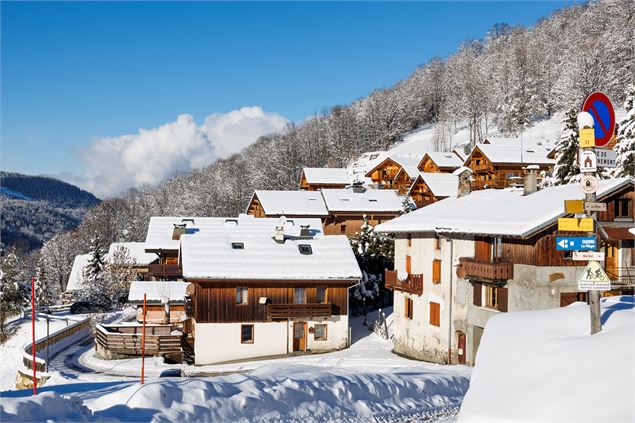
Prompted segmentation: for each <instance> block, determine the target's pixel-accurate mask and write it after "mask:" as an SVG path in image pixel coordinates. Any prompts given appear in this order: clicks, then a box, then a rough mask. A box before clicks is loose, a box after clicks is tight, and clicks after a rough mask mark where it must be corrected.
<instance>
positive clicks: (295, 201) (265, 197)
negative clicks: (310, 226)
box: [254, 190, 328, 216]
mask: <svg viewBox="0 0 635 423" xmlns="http://www.w3.org/2000/svg"><path fill="white" fill-rule="evenodd" d="M254 196H255V197H258V200H260V205H261V206H262V209H263V210H264V212H265V214H266V215H285V216H327V215H328V211H327V210H326V206H325V204H324V199H323V198H322V194H321V193H320V191H274V190H257V191H255V192H254Z"/></svg>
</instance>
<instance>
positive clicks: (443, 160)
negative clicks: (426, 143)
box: [422, 151, 463, 168]
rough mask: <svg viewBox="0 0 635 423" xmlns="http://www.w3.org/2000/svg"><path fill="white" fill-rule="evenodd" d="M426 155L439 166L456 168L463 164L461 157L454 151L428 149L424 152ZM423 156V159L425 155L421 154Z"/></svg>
mask: <svg viewBox="0 0 635 423" xmlns="http://www.w3.org/2000/svg"><path fill="white" fill-rule="evenodd" d="M426 156H428V157H430V159H431V160H432V161H433V162H434V163H435V164H436V165H437V166H439V167H451V168H458V167H461V165H462V164H463V162H462V161H461V159H459V158H458V157H457V155H456V154H454V153H447V152H443V151H429V152H427V153H426ZM423 158H424V159H425V156H423ZM422 161H423V159H422Z"/></svg>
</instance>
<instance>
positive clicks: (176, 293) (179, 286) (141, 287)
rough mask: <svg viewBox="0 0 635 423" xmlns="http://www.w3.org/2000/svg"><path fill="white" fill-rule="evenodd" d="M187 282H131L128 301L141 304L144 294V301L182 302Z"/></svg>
mask: <svg viewBox="0 0 635 423" xmlns="http://www.w3.org/2000/svg"><path fill="white" fill-rule="evenodd" d="M189 284H190V283H189V282H182V281H133V282H132V283H131V284H130V292H129V293H128V301H130V302H133V303H134V302H143V294H144V293H145V294H146V301H165V299H166V298H169V299H170V302H183V301H184V299H185V290H186V289H187V286H188V285H189Z"/></svg>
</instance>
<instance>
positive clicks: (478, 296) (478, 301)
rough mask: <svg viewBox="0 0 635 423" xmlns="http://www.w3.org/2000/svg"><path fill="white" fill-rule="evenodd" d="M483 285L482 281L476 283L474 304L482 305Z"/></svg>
mask: <svg viewBox="0 0 635 423" xmlns="http://www.w3.org/2000/svg"><path fill="white" fill-rule="evenodd" d="M482 287H483V286H482V285H481V284H480V283H475V284H474V305H475V306H478V307H480V306H481V304H482V298H481V288H482Z"/></svg>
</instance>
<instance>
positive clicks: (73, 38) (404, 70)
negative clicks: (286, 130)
mask: <svg viewBox="0 0 635 423" xmlns="http://www.w3.org/2000/svg"><path fill="white" fill-rule="evenodd" d="M570 3H571V2H570V1H568V2H561V1H548V2H536V1H532V2H467V3H464V2H408V3H361V2H356V3H335V2H329V3H306V2H304V3H291V2H282V3H264V2H259V3H247V2H239V3H220V2H214V3H202V2H193V3H167V2H161V3H151V2H139V3H129V2H114V3H79V2H69V3H53V2H45V3H31V2H21V3H9V2H2V10H1V12H2V46H1V47H2V168H3V169H4V170H12V171H20V172H25V173H34V174H41V173H46V174H59V173H77V174H79V173H82V172H86V171H90V169H87V168H86V166H89V163H88V162H87V161H86V160H85V155H86V154H89V152H88V151H87V150H86V149H87V148H89V147H90V146H91V144H92V143H94V142H95V140H98V139H102V138H104V137H118V136H121V135H125V134H136V133H137V131H138V130H139V128H156V127H158V126H160V125H164V124H166V123H169V122H174V121H175V119H176V117H177V116H178V115H180V114H184V113H186V114H190V115H192V116H193V117H194V119H195V121H196V122H197V123H199V124H201V123H202V122H203V121H204V119H205V117H206V116H209V115H211V114H213V113H227V112H229V111H231V110H236V109H240V108H241V107H243V106H259V107H260V108H262V109H263V110H264V111H266V112H272V113H277V114H279V115H282V116H284V117H285V118H287V119H289V120H291V121H295V122H298V121H301V120H303V119H304V118H306V117H307V116H309V115H311V114H313V113H315V112H318V111H321V110H323V109H324V108H328V107H330V106H333V105H336V104H346V103H349V102H350V101H352V100H354V99H356V98H358V97H362V96H364V95H366V94H368V93H369V92H370V91H372V90H373V89H375V88H381V87H387V86H390V85H392V84H393V83H395V82H396V81H398V80H400V79H403V78H405V77H407V76H408V75H409V74H410V73H411V72H412V71H413V70H414V69H415V68H416V66H417V65H419V64H421V63H424V62H426V61H427V60H428V59H430V58H431V57H433V56H435V55H440V56H445V55H447V54H449V53H451V52H453V51H454V50H455V49H456V48H457V46H458V45H459V44H460V43H461V41H463V40H466V39H469V38H479V37H482V36H483V35H484V33H485V32H486V31H487V29H488V28H490V27H491V26H492V25H493V24H495V23H499V22H507V23H510V24H523V25H531V24H532V23H535V22H536V21H537V20H538V19H539V18H540V17H543V16H548V15H549V14H550V13H551V12H552V11H554V10H556V9H558V8H561V7H563V6H565V5H567V4H570ZM82 152H83V155H82ZM91 154H92V153H91ZM82 157H83V159H82Z"/></svg>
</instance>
